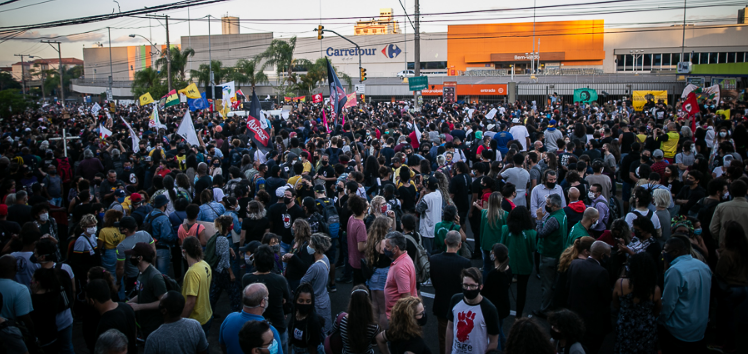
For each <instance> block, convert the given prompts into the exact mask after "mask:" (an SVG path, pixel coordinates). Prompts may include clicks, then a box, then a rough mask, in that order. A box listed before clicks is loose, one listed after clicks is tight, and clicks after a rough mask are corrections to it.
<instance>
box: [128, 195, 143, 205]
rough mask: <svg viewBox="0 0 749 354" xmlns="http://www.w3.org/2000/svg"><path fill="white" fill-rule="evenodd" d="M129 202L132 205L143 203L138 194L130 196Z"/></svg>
mask: <svg viewBox="0 0 749 354" xmlns="http://www.w3.org/2000/svg"><path fill="white" fill-rule="evenodd" d="M130 201H131V202H133V203H140V202H142V201H143V196H142V195H140V193H133V194H130Z"/></svg>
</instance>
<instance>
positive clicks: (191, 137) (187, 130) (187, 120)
mask: <svg viewBox="0 0 749 354" xmlns="http://www.w3.org/2000/svg"><path fill="white" fill-rule="evenodd" d="M203 95H205V93H203ZM177 135H179V136H181V137H182V138H183V139H185V141H187V143H189V144H190V145H192V146H200V140H198V134H196V133H195V125H193V124H192V117H190V112H189V111H188V112H185V117H184V118H182V123H180V124H179V128H178V129H177Z"/></svg>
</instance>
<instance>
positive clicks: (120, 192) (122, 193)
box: [114, 189, 125, 198]
mask: <svg viewBox="0 0 749 354" xmlns="http://www.w3.org/2000/svg"><path fill="white" fill-rule="evenodd" d="M114 196H115V197H117V198H120V197H124V196H125V190H124V189H117V190H115V191H114Z"/></svg>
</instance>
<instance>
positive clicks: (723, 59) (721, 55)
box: [718, 53, 728, 63]
mask: <svg viewBox="0 0 749 354" xmlns="http://www.w3.org/2000/svg"><path fill="white" fill-rule="evenodd" d="M727 54H728V53H718V63H727V62H728V61H727V60H726V57H727Z"/></svg>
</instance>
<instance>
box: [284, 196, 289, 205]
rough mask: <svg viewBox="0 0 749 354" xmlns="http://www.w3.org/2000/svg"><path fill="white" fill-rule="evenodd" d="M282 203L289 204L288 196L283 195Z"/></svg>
mask: <svg viewBox="0 0 749 354" xmlns="http://www.w3.org/2000/svg"><path fill="white" fill-rule="evenodd" d="M283 203H284V204H291V198H289V197H283Z"/></svg>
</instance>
